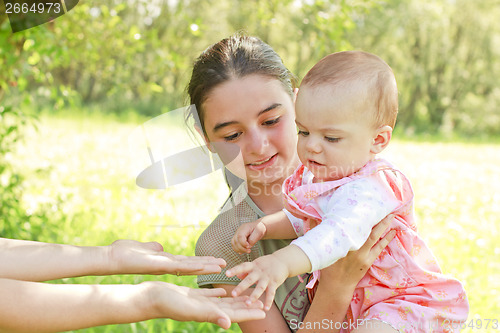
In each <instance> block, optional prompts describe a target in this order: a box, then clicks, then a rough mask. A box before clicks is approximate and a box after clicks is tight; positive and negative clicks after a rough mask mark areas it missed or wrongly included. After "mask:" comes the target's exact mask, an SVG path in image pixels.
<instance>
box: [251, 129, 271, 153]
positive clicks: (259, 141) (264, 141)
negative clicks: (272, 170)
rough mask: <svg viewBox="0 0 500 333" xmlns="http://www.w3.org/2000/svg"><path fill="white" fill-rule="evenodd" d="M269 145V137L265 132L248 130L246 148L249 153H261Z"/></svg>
mask: <svg viewBox="0 0 500 333" xmlns="http://www.w3.org/2000/svg"><path fill="white" fill-rule="evenodd" d="M267 146H269V138H268V137H267V135H266V133H263V131H259V130H253V131H249V132H248V143H247V149H248V152H249V153H253V154H262V153H264V151H265V150H266V148H267Z"/></svg>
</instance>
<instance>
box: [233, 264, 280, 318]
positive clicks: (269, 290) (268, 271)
mask: <svg viewBox="0 0 500 333" xmlns="http://www.w3.org/2000/svg"><path fill="white" fill-rule="evenodd" d="M288 274H289V271H288V267H287V265H286V264H285V263H284V262H283V261H281V260H279V259H278V257H276V256H274V255H266V256H262V257H259V258H257V259H255V260H254V261H252V262H245V263H243V264H240V265H238V266H236V267H233V268H231V269H230V270H228V271H226V275H227V276H228V277H231V276H235V275H236V276H237V277H238V278H239V279H242V281H241V282H240V284H238V286H237V287H236V288H234V289H233V292H232V296H233V297H235V296H238V295H241V293H242V292H243V291H245V290H247V289H248V288H250V287H251V286H252V285H254V284H255V283H257V285H256V286H255V288H254V290H253V291H252V293H251V294H250V298H249V300H248V304H250V303H251V302H255V301H257V300H258V299H259V297H260V296H261V295H262V294H263V293H264V291H265V292H266V298H265V301H264V310H266V311H268V310H269V309H270V308H271V305H272V304H273V301H274V294H275V293H276V289H277V288H278V287H279V286H280V285H281V284H282V283H283V282H284V281H285V280H286V278H288Z"/></svg>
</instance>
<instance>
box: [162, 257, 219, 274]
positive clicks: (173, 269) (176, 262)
mask: <svg viewBox="0 0 500 333" xmlns="http://www.w3.org/2000/svg"><path fill="white" fill-rule="evenodd" d="M157 258H161V260H162V264H163V266H162V267H163V269H164V273H165V272H167V273H170V274H177V275H201V274H217V273H220V272H221V270H222V268H223V267H226V262H225V261H224V259H221V258H214V257H188V256H173V255H169V256H167V255H165V256H163V257H157ZM165 260H167V261H165Z"/></svg>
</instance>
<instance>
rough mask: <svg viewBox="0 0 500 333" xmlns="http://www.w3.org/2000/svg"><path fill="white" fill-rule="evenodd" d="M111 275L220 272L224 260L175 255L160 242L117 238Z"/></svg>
mask: <svg viewBox="0 0 500 333" xmlns="http://www.w3.org/2000/svg"><path fill="white" fill-rule="evenodd" d="M107 256H108V262H109V267H110V272H111V273H110V274H177V275H200V274H212V273H220V272H221V268H222V267H225V266H226V262H225V261H224V259H220V258H214V257H194V256H192V257H190V256H182V255H173V254H170V253H167V252H164V251H163V246H161V244H159V243H157V242H148V243H141V242H138V241H134V240H117V241H115V242H113V243H112V244H111V245H109V246H108V248H107Z"/></svg>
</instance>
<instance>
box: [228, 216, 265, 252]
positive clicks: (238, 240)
mask: <svg viewBox="0 0 500 333" xmlns="http://www.w3.org/2000/svg"><path fill="white" fill-rule="evenodd" d="M265 235H266V226H265V225H264V224H263V223H262V222H261V220H260V219H259V220H257V221H254V222H248V223H243V224H242V225H240V227H239V228H238V230H236V233H235V234H234V236H233V239H232V240H231V246H232V247H233V250H234V251H236V252H237V253H240V254H241V253H250V251H251V249H252V247H253V246H254V245H255V244H256V243H257V242H258V241H259V240H261V239H262V238H263V237H264V236H265Z"/></svg>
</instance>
